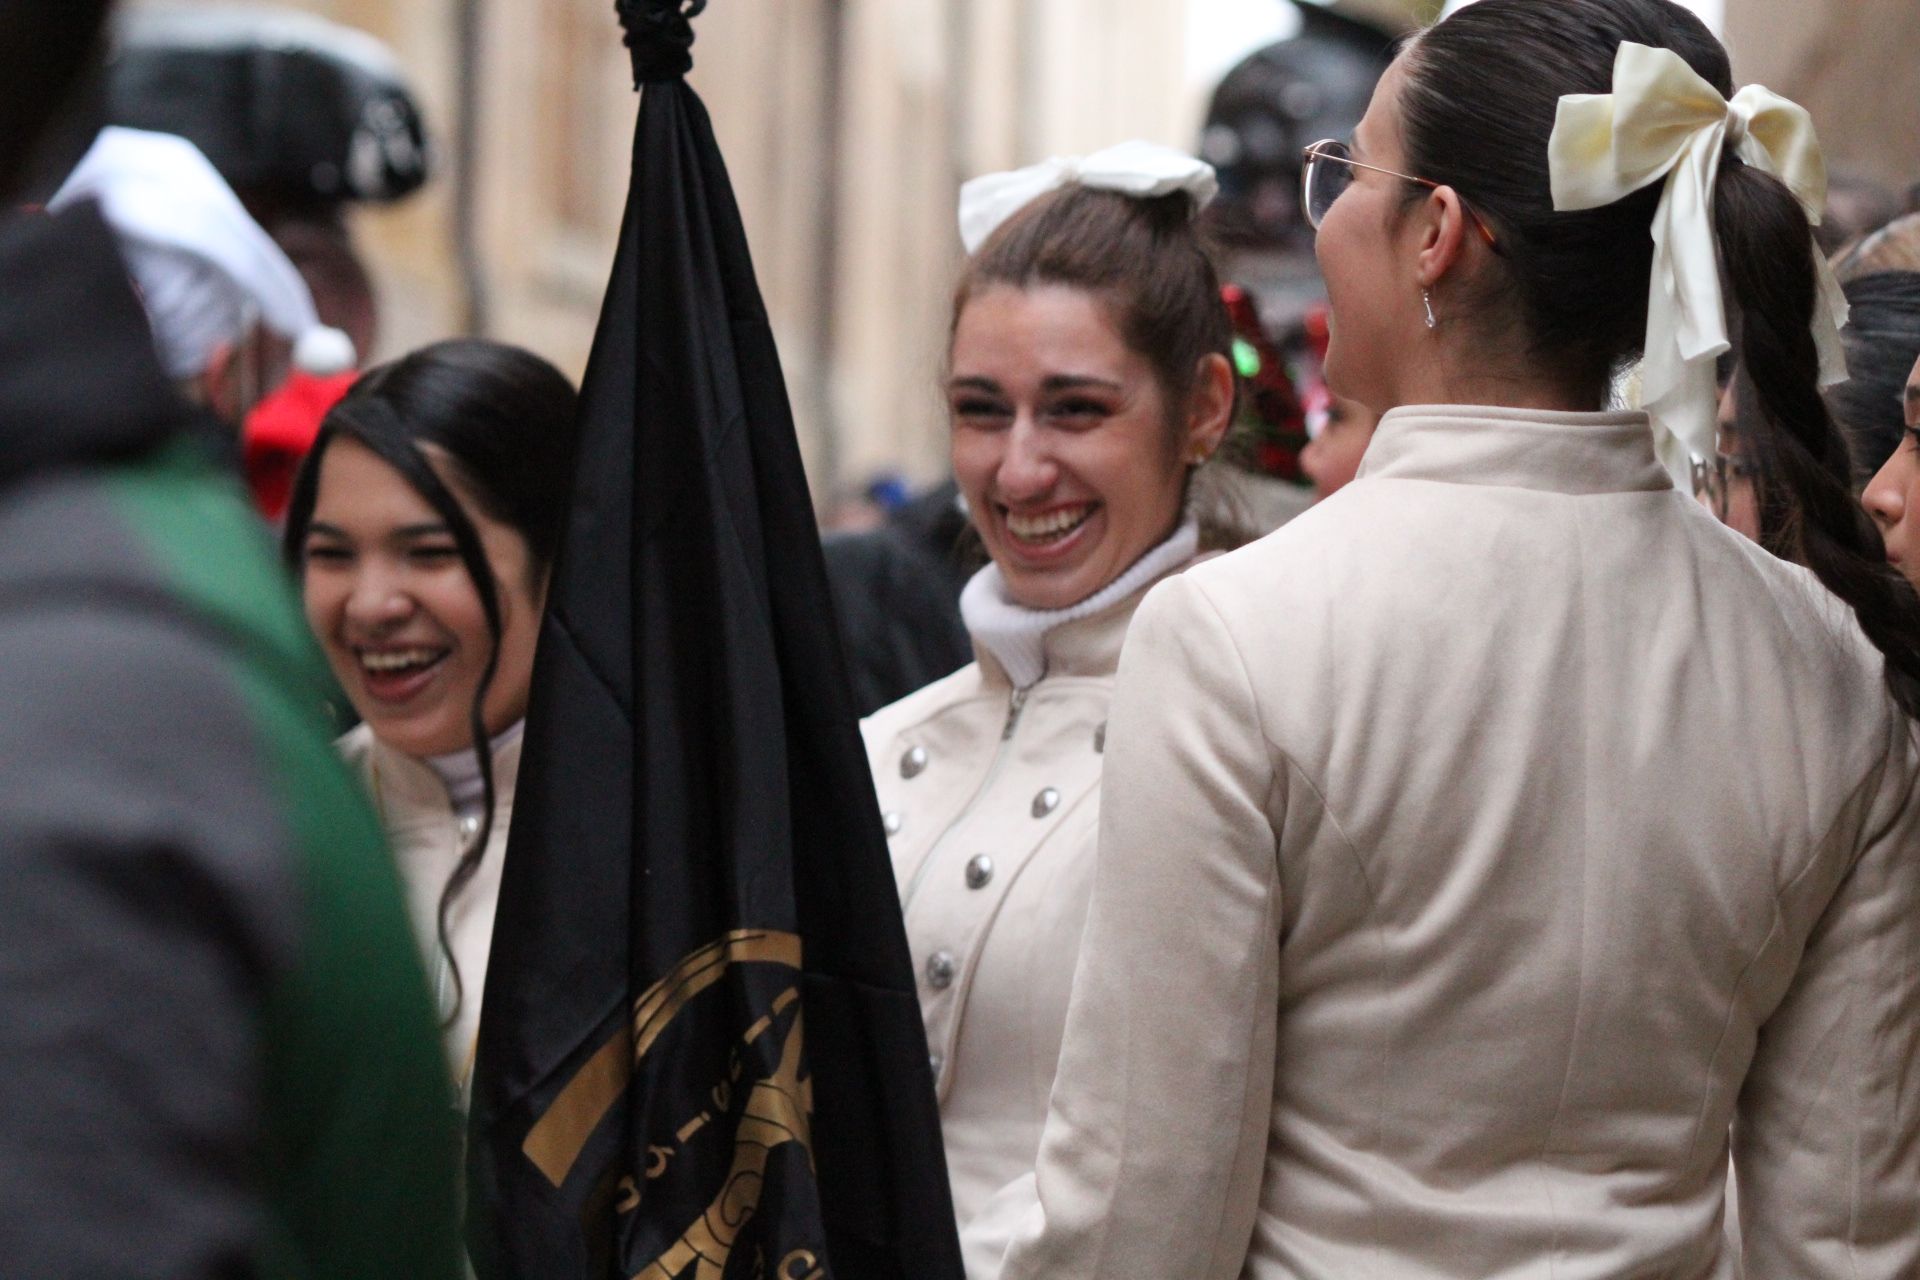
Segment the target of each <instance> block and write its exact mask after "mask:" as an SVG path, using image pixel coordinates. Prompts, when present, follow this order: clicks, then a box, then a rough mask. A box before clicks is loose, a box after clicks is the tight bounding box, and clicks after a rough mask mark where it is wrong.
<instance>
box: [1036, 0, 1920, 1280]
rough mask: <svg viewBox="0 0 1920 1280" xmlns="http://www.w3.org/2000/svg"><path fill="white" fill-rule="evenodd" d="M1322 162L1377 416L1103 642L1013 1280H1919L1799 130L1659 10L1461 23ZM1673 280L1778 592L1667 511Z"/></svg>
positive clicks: (1868, 681)
mask: <svg viewBox="0 0 1920 1280" xmlns="http://www.w3.org/2000/svg"><path fill="white" fill-rule="evenodd" d="M1312 151H1313V153H1314V154H1313V156H1312V158H1311V164H1310V172H1309V182H1310V184H1311V189H1310V190H1309V192H1308V193H1307V194H1308V205H1309V208H1310V211H1311V213H1312V215H1313V217H1314V219H1315V220H1316V221H1317V222H1318V223H1319V228H1320V239H1319V258H1320V262H1321V265H1322V268H1323V270H1324V273H1325V277H1326V280H1327V284H1328V288H1329V291H1330V296H1331V300H1332V307H1333V313H1334V322H1333V346H1332V351H1331V354H1330V357H1329V366H1328V375H1329V378H1330V380H1331V382H1332V385H1333V387H1334V389H1335V390H1337V391H1340V392H1341V393H1343V394H1346V395H1349V396H1352V397H1353V398H1355V399H1357V400H1360V401H1361V402H1363V403H1365V404H1367V405H1368V406H1369V407H1371V408H1375V409H1378V410H1381V411H1382V412H1383V417H1382V419H1381V422H1380V425H1379V428H1378V430H1377V432H1376V434H1375V436H1374V440H1373V442H1372V445H1371V446H1370V448H1369V450H1368V453H1367V456H1366V460H1365V462H1364V464H1363V465H1362V467H1361V471H1360V475H1359V478H1358V479H1357V480H1356V481H1355V482H1354V483H1353V484H1351V485H1349V486H1347V488H1345V489H1344V490H1342V491H1341V492H1340V493H1338V494H1336V495H1334V496H1333V497H1332V498H1330V499H1328V500H1327V501H1326V502H1324V503H1321V504H1320V505H1318V506H1317V507H1315V508H1314V509H1313V510H1311V511H1309V512H1308V513H1306V514H1305V515H1303V516H1301V517H1299V518H1298V519H1296V520H1294V521H1293V522H1292V523H1291V524H1289V525H1287V526H1286V527H1285V528H1283V529H1281V530H1280V531H1279V532H1277V533H1275V534H1273V535H1272V536H1270V537H1268V538H1266V539H1264V540H1262V541H1261V542H1259V543H1256V544H1254V545H1253V546H1251V547H1247V548H1245V549H1243V550H1240V551H1237V552H1234V553H1232V554H1229V555H1227V556H1224V557H1222V558H1219V559H1217V560H1213V561H1210V562H1208V563H1205V564H1201V565H1198V566H1195V567H1194V568H1192V569H1189V570H1188V571H1187V572H1185V573H1183V574H1181V575H1179V576H1178V577H1176V578H1174V579H1172V580H1171V581H1169V582H1168V583H1166V584H1163V585H1161V586H1159V587H1157V588H1156V589H1155V590H1154V591H1153V592H1152V593H1151V594H1150V595H1149V596H1148V598H1147V600H1146V601H1145V602H1144V603H1143V604H1142V605H1141V607H1140V609H1139V611H1138V613H1137V615H1136V616H1135V618H1134V620H1133V623H1132V626H1131V628H1130V630H1129V634H1128V639H1127V645H1126V652H1125V656H1124V657H1123V659H1122V662H1121V666H1120V673H1119V678H1118V682H1117V687H1116V693H1115V697H1114V704H1113V713H1112V719H1111V727H1110V731H1109V734H1108V753H1107V760H1106V766H1105V774H1104V779H1103V784H1102V794H1103V806H1102V812H1101V816H1100V856H1099V860H1098V870H1097V872H1096V874H1095V878H1094V887H1093V892H1092V900H1091V905H1090V907H1089V914H1088V919H1087V925H1086V933H1085V938H1084V941H1083V944H1082V947H1081V952H1080V961H1079V968H1078V971H1077V973H1076V975H1075V980H1074V986H1073V992H1072V999H1071V1003H1070V1007H1069V1012H1068V1018H1067V1027H1066V1032H1065V1036H1064V1039H1063V1044H1062V1051H1061V1058H1060V1063H1059V1068H1058V1075H1057V1078H1056V1080H1055V1083H1054V1089H1053V1094H1052V1105H1051V1109H1050V1112H1049V1115H1048V1119H1047V1123H1046V1128H1045V1133H1044V1136H1043V1139H1042V1142H1041V1149H1040V1156H1039V1162H1038V1167H1037V1184H1038V1194H1037V1200H1036V1203H1035V1204H1034V1205H1033V1206H1032V1207H1031V1208H1030V1209H1029V1211H1028V1213H1027V1214H1026V1217H1025V1219H1024V1220H1023V1221H1022V1223H1021V1224H1020V1225H1019V1226H1018V1228H1017V1229H1016V1231H1015V1238H1014V1241H1013V1244H1012V1246H1011V1247H1010V1250H1009V1253H1008V1254H1007V1256H1006V1259H1005V1262H1004V1266H1003V1275H1004V1276H1006V1277H1007V1278H1008V1280H1039V1278H1040V1277H1046V1278H1047V1280H1071V1278H1075V1277H1094V1276H1102V1277H1110V1276H1152V1277H1155V1280H1179V1278H1182V1277H1194V1278H1199V1277H1207V1278H1210V1280H1229V1278H1230V1277H1242V1276H1244V1277H1252V1278H1253V1280H1278V1278H1280V1277H1326V1276H1339V1277H1355V1276H1380V1277H1393V1278H1394V1280H1418V1278H1421V1277H1461V1278H1465V1277H1475V1278H1480V1277H1491V1276H1500V1277H1522V1276H1529V1277H1533V1276H1537V1277H1541V1278H1542V1280H1545V1278H1546V1277H1549V1276H1551V1277H1555V1278H1556V1280H1582V1278H1593V1280H1598V1278H1600V1277H1608V1278H1610V1280H1619V1278H1621V1277H1626V1276H1643V1277H1653V1276H1659V1277H1662V1280H1695V1278H1705V1277H1713V1278H1716V1280H1726V1278H1730V1277H1734V1276H1738V1275H1741V1274H1743V1273H1744V1274H1745V1275H1748V1276H1754V1277H1768V1278H1772V1277H1788V1276H1791V1277H1796V1278H1800V1280H1804V1278H1806V1277H1827V1276H1847V1277H1855V1278H1858V1277H1884V1278H1887V1280H1891V1278H1892V1277H1896V1276H1899V1277H1911V1276H1914V1275H1917V1274H1920V1230H1916V1224H1917V1223H1920V1087H1916V1078H1915V1074H1914V1073H1915V1065H1914V1064H1915V1063H1916V1061H1920V970H1917V969H1916V966H1915V963H1914V957H1915V956H1916V955H1920V804H1917V803H1916V778H1917V777H1920V771H1917V770H1916V763H1915V750H1914V733H1913V725H1912V722H1911V719H1910V716H1911V713H1912V712H1913V710H1914V708H1915V706H1916V697H1915V693H1916V689H1917V688H1920V684H1916V680H1915V675H1916V672H1917V671H1920V643H1917V640H1920V619H1917V618H1916V609H1915V601H1914V596H1913V592H1912V590H1911V589H1910V588H1909V587H1908V586H1907V584H1906V583H1905V582H1904V581H1902V580H1901V579H1899V578H1898V577H1897V575H1894V574H1892V573H1891V572H1890V571H1889V570H1888V568H1887V566H1886V564H1885V562H1884V559H1883V557H1882V554H1881V550H1880V547H1879V546H1878V544H1877V542H1876V540H1875V538H1874V536H1873V530H1872V528H1871V526H1870V525H1869V524H1867V523H1866V522H1865V515H1864V513H1863V512H1862V511H1861V510H1860V508H1859V507H1858V505H1857V504H1856V503H1855V502H1854V500H1853V496H1852V493H1851V489H1850V486H1849V483H1848V471H1847V467H1848V459H1847V452H1846V448H1845V442H1844V440H1843V439H1842V436H1841V434H1840V432H1839V430H1838V429H1837V428H1836V427H1835V425H1834V424H1833V422H1832V420H1831V418H1830V417H1829V416H1828V413H1827V410H1826V408H1825V405H1824V404H1823V402H1822V400H1821V398H1820V395H1819V384H1820V382H1821V381H1822V378H1823V374H1824V376H1826V377H1831V376H1833V375H1834V374H1837V372H1838V369H1837V368H1836V367H1835V366H1836V365H1837V363H1838V362H1837V361H1834V360H1832V359H1831V358H1828V359H1825V360H1823V353H1824V352H1830V351H1832V350H1834V349H1836V347H1837V332H1836V325H1835V316H1834V307H1833V306H1832V304H1831V302H1830V301H1829V299H1830V298H1831V296H1832V295H1831V291H1830V290H1829V289H1828V288H1827V287H1826V282H1825V280H1824V279H1823V277H1822V274H1821V272H1820V270H1819V269H1817V268H1816V259H1815V255H1814V248H1813V239H1812V235H1811V229H1810V226H1809V222H1808V215H1807V213H1806V212H1805V210H1806V209H1807V208H1814V209H1817V208H1818V207H1819V197H1820V193H1819V190H1818V187H1819V185H1820V180H1819V162H1818V150H1817V146H1816V144H1815V143H1814V141H1813V139H1812V136H1811V128H1810V125H1809V123H1808V121H1807V118H1806V116H1805V113H1804V112H1801V111H1800V110H1799V109H1798V108H1796V107H1794V106H1793V105H1792V104H1790V103H1787V102H1785V101H1784V100H1782V99H1780V98H1778V97H1776V96H1774V95H1771V94H1768V93H1766V92H1765V91H1764V90H1757V89H1748V90H1744V91H1742V92H1741V93H1739V94H1738V95H1736V94H1735V92H1734V86H1733V82H1732V78H1731V74H1730V68H1729V66H1728V62H1727V58H1726V54H1725V52H1724V51H1723V50H1722V49H1721V47H1720V45H1719V44H1718V42H1717V41H1716V40H1715V39H1714V38H1713V37H1712V35H1711V34H1710V33H1709V32H1708V31H1707V30H1706V28H1705V27H1704V26H1703V25H1702V24H1701V23H1700V22H1699V20H1698V19H1697V18H1695V17H1694V16H1693V15H1692V14H1690V13H1689V12H1687V11H1686V10H1684V9H1682V8H1681V7H1679V6H1678V5H1675V4H1671V3H1667V2H1666V0H1482V2H1481V3H1479V4H1476V5H1473V6H1471V7H1468V8H1465V9H1462V10H1460V12H1459V13H1457V14H1456V15H1454V16H1453V17H1450V18H1448V19H1446V20H1445V21H1444V22H1442V23H1441V24H1439V25H1438V26H1436V27H1434V28H1432V29H1431V30H1429V31H1427V32H1426V33H1425V34H1424V35H1422V36H1421V37H1420V38H1418V39H1417V40H1414V41H1413V42H1411V44H1410V45H1409V47H1408V48H1407V49H1406V50H1405V51H1404V52H1403V53H1402V54H1401V55H1400V56H1399V58H1398V60H1397V61H1396V62H1395V63H1394V65H1393V67H1392V69H1391V70H1390V71H1389V72H1388V74H1387V76H1386V77H1385V79H1384V80H1382V82H1381V84H1380V86H1379V89H1378V92H1377V93H1376V95H1375V97H1374V100H1373V104H1372V107H1371V108H1370V110H1369V111H1368V113H1367V116H1366V118H1365V120H1364V121H1363V123H1362V124H1361V126H1360V128H1359V131H1358V133H1357V134H1356V137H1355V140H1354V145H1353V147H1352V150H1351V151H1348V150H1347V149H1346V148H1344V147H1341V146H1339V145H1338V144H1330V145H1323V146H1317V147H1315V148H1313V149H1312ZM1773 173H1778V174H1779V175H1780V176H1779V177H1775V176H1772V174H1773ZM1783 179H1784V181H1783ZM1716 260H1718V261H1724V263H1725V264H1726V269H1727V274H1728V278H1729V285H1730V288H1729V289H1728V291H1727V296H1726V298H1725V302H1726V304H1727V310H1728V311H1729V312H1731V314H1732V318H1733V319H1734V321H1735V325H1734V328H1735V330H1736V331H1737V332H1738V333H1739V334H1740V335H1741V341H1742V352H1741V354H1742V357H1743V360H1744V363H1745V364H1746V367H1747V368H1748V369H1750V370H1752V371H1754V375H1755V377H1756V379H1757V387H1756V390H1757V393H1758V400H1759V402H1760V405H1761V406H1762V409H1763V413H1762V414H1761V415H1760V423H1761V425H1760V427H1759V432H1760V438H1759V441H1758V443H1759V447H1760V448H1762V449H1763V450H1766V451H1769V453H1770V456H1769V459H1768V461H1769V471H1770V473H1771V474H1773V475H1775V476H1778V477H1780V482H1781V483H1782V484H1783V485H1784V486H1785V490H1786V492H1788V493H1789V494H1791V495H1792V498H1793V500H1794V503H1795V507H1796V510H1797V512H1798V514H1799V528H1798V538H1797V550H1798V551H1799V552H1800V555H1801V558H1802V559H1803V560H1804V562H1805V564H1806V566H1807V567H1806V568H1801V567H1799V566H1796V565H1793V564H1789V563H1786V562H1785V561H1783V560H1781V559H1779V558H1776V557H1774V556H1772V555H1769V554H1768V553H1767V552H1765V551H1764V550H1763V549H1761V548H1759V547H1757V546H1755V545H1754V544H1753V543H1751V542H1750V541H1748V540H1746V539H1744V538H1741V537H1739V536H1738V535H1737V534H1735V533H1733V532H1732V531H1730V530H1728V529H1727V528H1726V527H1725V526H1723V525H1721V524H1720V523H1719V522H1718V521H1716V520H1715V519H1714V518H1713V516H1712V514H1711V513H1710V512H1708V511H1707V510H1706V509H1705V508H1704V507H1702V506H1701V505H1700V504H1699V503H1697V502H1696V501H1694V499H1693V498H1692V496H1691V495H1690V494H1689V493H1687V492H1685V491H1684V489H1677V488H1676V487H1675V484H1674V481H1673V479H1672V477H1673V474H1674V471H1675V466H1674V465H1673V464H1675V463H1677V464H1679V467H1680V469H1681V474H1685V472H1684V467H1685V455H1686V454H1687V453H1692V454H1697V455H1703V454H1705V453H1707V452H1708V451H1710V450H1711V449H1712V447H1713V412H1714V391H1715V388H1714V359H1715V357H1716V356H1717V355H1718V354H1719V352H1720V350H1721V348H1722V346H1723V342H1722V338H1721V335H1722V333H1723V332H1724V328H1723V326H1724V325H1725V324H1726V320H1727V318H1728V317H1727V316H1725V315H1723V313H1722V297H1721V292H1722V290H1721V281H1720V277H1719V274H1718V272H1717V271H1716ZM1650 294H1651V295H1654V296H1657V297H1659V298H1661V299H1663V301H1662V304H1661V307H1660V308H1658V309H1656V310H1654V311H1652V312H1651V314H1650V311H1649V306H1648V298H1649V295H1650ZM1643 348H1644V352H1645V364H1644V366H1643V381H1644V384H1645V387H1646V390H1647V403H1648V405H1649V411H1648V412H1646V413H1642V412H1609V411H1607V404H1608V400H1609V391H1608V388H1609V386H1610V384H1611V383H1612V382H1613V380H1614V378H1615V376H1616V374H1617V372H1618V370H1619V369H1620V368H1621V367H1622V366H1623V364H1625V363H1626V362H1627V361H1630V360H1632V359H1633V358H1634V357H1636V356H1639V355H1640V354H1641V353H1642V351H1643ZM1823 366H1824V369H1823ZM1650 422H1651V424H1652V427H1653V428H1654V429H1653V430H1650V429H1649V424H1650ZM1663 457H1665V458H1666V459H1668V460H1669V464H1668V465H1662V458H1663ZM1729 1157H1731V1162H1732V1166H1733V1170H1734V1175H1735V1177H1736V1178H1737V1181H1738V1192H1739V1196H1738V1199H1739V1213H1738V1224H1737V1231H1735V1232H1733V1233H1731V1237H1732V1238H1731V1239H1729V1234H1730V1233H1729V1232H1728V1231H1727V1224H1726V1221H1725V1217H1726V1204H1727V1198H1728V1197H1727V1186H1728V1181H1729Z"/></svg>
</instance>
